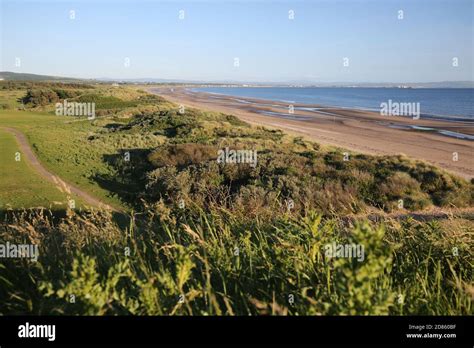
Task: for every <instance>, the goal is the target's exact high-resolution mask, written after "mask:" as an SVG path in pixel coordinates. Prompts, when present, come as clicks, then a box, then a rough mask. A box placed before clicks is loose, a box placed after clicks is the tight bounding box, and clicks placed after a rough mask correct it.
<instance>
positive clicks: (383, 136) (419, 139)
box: [148, 86, 474, 179]
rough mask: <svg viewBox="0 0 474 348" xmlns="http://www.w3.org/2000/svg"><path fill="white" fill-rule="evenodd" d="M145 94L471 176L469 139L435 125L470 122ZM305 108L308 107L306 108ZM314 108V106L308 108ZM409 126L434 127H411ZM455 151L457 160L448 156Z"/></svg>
mask: <svg viewBox="0 0 474 348" xmlns="http://www.w3.org/2000/svg"><path fill="white" fill-rule="evenodd" d="M148 91H149V92H151V93H155V94H159V95H161V96H163V97H165V98H166V99H168V100H170V101H172V102H175V103H177V104H181V105H184V106H187V107H194V108H197V109H201V110H209V111H218V112H223V113H226V114H232V115H235V116H237V117H239V118H240V119H241V120H243V121H246V122H248V123H250V124H253V125H260V126H266V127H268V128H278V129H281V130H284V131H286V132H287V133H290V134H294V135H301V136H304V137H305V138H307V139H310V140H313V141H315V142H318V143H320V144H325V145H332V146H337V147H341V148H344V149H347V150H351V151H354V152H360V153H367V154H374V155H397V154H404V155H406V156H408V157H411V158H414V159H420V160H424V161H427V162H429V163H432V164H434V165H437V166H440V167H442V168H444V169H446V170H448V171H450V172H452V173H455V174H458V175H459V176H462V177H464V178H466V179H470V178H473V177H474V141H472V140H467V139H458V138H452V137H448V136H445V135H442V134H439V133H437V132H436V130H448V131H452V132H458V133H463V134H468V135H474V127H473V126H474V123H472V122H447V121H442V120H431V119H424V118H423V117H421V118H420V119H418V120H414V119H413V118H411V117H405V116H382V115H380V114H379V113H376V112H371V111H363V110H352V109H345V108H327V107H324V106H321V105H307V104H294V105H293V107H294V113H290V112H289V105H288V104H285V103H282V102H275V101H268V100H258V99H252V98H244V97H231V96H224V95H217V94H209V93H203V92H193V91H190V90H189V89H186V88H184V87H169V86H168V87H152V88H148ZM310 108H311V109H312V110H310ZM314 109H317V110H314ZM411 126H419V127H426V128H432V129H434V130H431V131H427V130H415V129H411V128H410V127H411ZM454 153H457V161H455V160H453V157H454V155H453V154H454Z"/></svg>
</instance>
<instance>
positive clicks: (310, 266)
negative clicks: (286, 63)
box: [0, 84, 474, 315]
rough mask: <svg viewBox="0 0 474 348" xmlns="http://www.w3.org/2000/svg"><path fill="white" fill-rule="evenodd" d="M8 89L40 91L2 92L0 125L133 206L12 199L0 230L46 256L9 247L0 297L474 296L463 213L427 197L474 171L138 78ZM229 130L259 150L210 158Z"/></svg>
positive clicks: (126, 306)
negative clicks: (249, 117)
mask: <svg viewBox="0 0 474 348" xmlns="http://www.w3.org/2000/svg"><path fill="white" fill-rule="evenodd" d="M15 88H16V86H15V85H14V86H10V87H8V89H7V90H6V91H5V92H2V93H5V94H6V93H8V95H9V98H13V97H15V98H21V97H25V96H28V95H29V96H32V95H33V96H36V94H32V93H31V91H33V90H41V91H42V92H41V93H39V94H38V96H40V97H39V98H36V97H34V98H33V100H37V101H38V102H36V101H35V102H32V103H25V106H26V108H27V110H26V111H18V110H14V109H15V108H17V109H20V108H21V107H20V106H19V104H15V102H12V101H11V100H10V101H8V98H6V99H5V100H6V103H10V104H9V105H11V107H12V108H13V109H8V110H0V126H2V125H5V126H9V127H15V128H18V129H20V130H21V131H23V132H24V133H25V134H26V135H27V137H28V139H29V141H30V143H31V144H32V146H33V148H34V150H35V152H36V153H37V155H38V157H39V158H40V160H41V161H42V163H43V164H44V165H45V166H46V167H47V168H48V169H49V170H51V171H52V172H54V173H56V174H57V175H58V176H59V177H61V178H63V179H65V180H67V181H69V182H71V183H74V184H76V185H77V186H79V187H80V188H82V189H84V190H85V191H87V192H89V193H91V194H93V195H95V196H96V197H98V198H99V199H101V200H103V201H104V202H106V203H109V204H111V205H114V206H116V207H120V208H122V209H124V210H128V213H124V214H113V215H111V213H110V212H101V211H90V212H73V211H70V210H67V211H66V212H65V213H66V216H65V217H58V216H57V214H51V213H49V212H48V211H45V210H41V211H37V210H35V211H23V212H21V211H20V212H14V211H12V212H8V213H7V214H6V215H5V216H4V223H3V224H0V240H3V241H10V242H11V243H27V242H30V243H37V244H39V245H40V257H39V260H38V262H36V263H34V262H29V261H27V260H25V259H7V260H5V262H3V261H2V263H1V264H0V303H2V305H0V313H1V314H7V313H34V314H93V315H96V314H150V315H155V314H181V315H183V314H224V315H232V314H239V315H247V314H267V313H268V314H300V315H303V314H310V315H320V314H321V315H327V314H329V315H340V314H350V315H353V314H361V315H367V314H402V315H404V314H428V315H434V314H439V315H442V314H472V313H473V308H472V298H473V293H474V290H473V288H472V280H473V274H472V269H473V267H472V266H473V264H472V260H473V248H472V245H473V243H472V242H473V241H472V235H473V232H474V224H473V222H472V219H473V217H472V216H469V214H468V215H463V216H462V217H461V215H460V214H457V215H451V216H448V217H447V218H443V219H441V218H438V217H437V216H435V215H433V214H430V211H431V210H433V209H436V210H437V211H443V209H446V208H470V207H472V206H473V205H474V204H473V203H474V190H473V183H470V182H467V181H465V180H463V179H461V178H458V177H456V176H454V175H452V174H449V173H447V172H445V171H443V170H440V169H438V168H436V167H434V166H432V165H429V164H427V163H424V162H420V161H413V160H410V159H408V158H406V157H403V156H379V157H375V156H368V155H361V154H351V155H350V159H349V160H345V159H344V156H343V151H344V150H341V149H335V148H329V147H322V146H320V145H318V144H315V143H312V142H309V141H305V140H303V139H301V138H295V137H292V136H288V135H286V134H284V133H283V132H281V131H275V130H268V129H265V128H261V127H250V126H249V125H248V124H246V123H244V122H242V121H240V120H239V119H237V118H236V117H234V116H232V115H224V114H219V113H212V112H201V111H199V110H195V109H186V110H185V111H184V112H182V113H180V110H179V108H178V107H177V105H174V104H172V103H169V102H167V101H165V100H163V99H162V98H160V97H157V96H153V95H149V94H147V93H145V92H143V91H141V90H140V89H139V88H138V87H107V86H104V85H90V86H85V85H84V86H83V88H82V87H81V86H78V85H76V84H72V85H65V84H64V85H60V86H56V85H51V84H47V85H45V86H44V87H43V88H41V87H40V86H38V85H37V84H34V85H32V86H31V85H30V86H28V87H25V86H23V87H22V88H23V89H15ZM19 90H21V91H22V95H21V96H18V95H17V94H11V93H13V92H15V93H17V92H18V91H19ZM28 90H30V92H29V91H28ZM50 92H53V93H54V95H55V96H56V97H54V96H53V97H52V98H53V99H54V100H56V98H57V99H58V100H61V99H63V98H64V97H67V98H70V100H71V101H74V100H76V101H81V102H95V103H96V104H97V111H98V112H97V116H98V117H97V118H96V119H95V120H93V121H88V120H87V119H85V118H74V117H67V116H64V117H63V116H54V106H53V105H51V101H47V102H44V101H42V100H46V99H44V98H43V97H42V96H43V95H44V94H46V95H49V93H50ZM2 93H0V95H1V94H2ZM48 100H49V99H48ZM68 100H69V99H68ZM53 102H54V101H53ZM226 147H229V148H232V149H242V150H256V151H257V153H258V161H257V164H256V166H250V165H249V164H219V163H217V161H216V157H217V151H218V150H220V149H223V148H226ZM7 174H8V175H11V174H10V173H7ZM24 175H25V176H27V175H29V174H24ZM290 202H291V204H289V203H290ZM400 202H401V203H400ZM420 210H421V213H423V212H425V213H426V216H425V218H424V219H418V220H415V219H413V218H412V217H410V214H409V213H410V212H415V211H420ZM390 213H398V214H401V217H400V218H396V219H394V218H391V217H390V215H389V214H390ZM374 214H376V215H377V216H378V217H379V218H377V220H376V221H373V220H374V219H370V218H369V217H370V216H373V215H374ZM125 220H126V221H125ZM330 243H341V244H356V245H363V246H364V250H365V259H364V261H362V262H361V261H357V260H356V259H354V258H334V259H332V258H328V257H327V255H325V252H324V248H325V246H326V245H328V244H330ZM72 295H74V296H75V297H74V299H75V301H74V302H71V296H72ZM290 299H294V301H293V300H290Z"/></svg>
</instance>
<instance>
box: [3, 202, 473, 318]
mask: <svg viewBox="0 0 474 348" xmlns="http://www.w3.org/2000/svg"><path fill="white" fill-rule="evenodd" d="M150 211H151V210H150ZM150 211H149V212H150ZM222 213H223V214H212V213H206V212H204V211H202V210H200V209H199V208H198V207H192V208H185V209H179V208H178V209H173V210H172V211H171V212H170V216H172V219H166V221H163V219H161V218H160V216H157V215H154V214H153V213H144V214H134V215H131V216H129V221H128V222H127V223H124V222H123V221H122V224H121V227H120V226H119V225H118V224H117V223H116V222H114V219H113V218H112V216H111V215H110V214H108V213H103V212H102V213H99V212H95V213H94V212H93V213H83V214H76V213H72V212H69V213H68V214H69V215H68V216H67V217H65V218H63V219H61V220H55V219H54V218H53V216H51V215H49V214H48V213H47V212H34V213H33V212H30V213H26V212H25V213H23V214H19V215H18V214H13V215H11V216H9V219H10V220H8V223H5V224H3V225H2V227H1V235H0V236H1V240H2V241H6V240H9V241H10V242H16V243H20V242H21V243H25V242H34V243H38V244H39V245H40V257H39V260H38V262H32V261H26V260H24V259H8V260H6V261H5V262H2V264H1V266H0V313H2V314H18V313H33V314H88V315H103V314H109V315H116V314H136V315H249V314H250V315H256V314H274V315H285V314H290V315H375V314H382V315H385V314H392V315H406V314H427V315H459V314H472V313H473V308H472V296H473V294H472V285H471V284H472V260H473V252H472V248H470V246H471V245H472V240H471V238H472V223H470V222H468V221H464V222H459V221H456V223H454V222H453V221H450V220H447V221H445V222H444V223H443V224H439V223H433V224H424V223H420V222H417V221H415V220H411V219H408V220H405V221H403V222H401V223H400V222H398V221H395V220H386V221H383V222H379V223H373V222H369V221H353V222H350V223H347V222H342V221H341V220H339V219H322V218H321V216H320V215H318V214H315V213H310V214H308V215H307V216H305V217H304V218H303V219H295V218H292V217H291V216H289V215H283V216H280V217H278V218H276V219H275V220H273V221H272V222H259V221H242V220H238V219H236V218H235V217H234V216H233V215H232V214H225V212H222ZM332 242H338V243H358V244H361V245H363V246H364V248H365V260H364V261H363V262H358V261H357V260H355V259H354V258H352V259H351V258H328V257H327V255H325V253H324V246H325V245H326V244H327V243H332ZM454 247H456V248H457V253H456V256H455V255H454V254H453V252H452V251H453V248H454ZM470 286H471V287H470Z"/></svg>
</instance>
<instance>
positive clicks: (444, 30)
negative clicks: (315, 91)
mask: <svg viewBox="0 0 474 348" xmlns="http://www.w3.org/2000/svg"><path fill="white" fill-rule="evenodd" d="M0 1H1V18H0V19H1V25H0V29H1V35H2V40H1V42H2V45H1V47H0V49H1V66H0V70H7V71H15V72H28V73H38V74H50V75H58V76H73V77H87V78H94V77H113V78H149V77H153V78H168V79H186V80H235V81H262V82H263V81H273V82H289V81H308V82H428V81H448V80H451V81H452V80H473V79H474V76H473V65H474V63H473V61H474V48H473V36H474V24H473V17H474V12H473V5H472V4H473V1H472V0H404V1H399V0H332V1H330V0H313V1H310V0H306V1H263V0H254V1H250V0H248V1H225V0H224V1H209V0H208V1H158V0H155V1H152V0H150V1H143V0H136V1H132V0H122V1H107V0H102V1H101V0H98V1H22V0H15V1H13V0H0ZM71 10H73V11H75V19H71V18H70V11H71ZM180 10H184V19H180V18H179V15H180V12H179V11H180ZM290 10H293V11H294V13H295V16H294V19H293V20H290V19H289V18H288V17H289V12H288V11H290ZM399 10H402V11H403V19H398V16H399V12H398V11H399ZM455 57H456V58H457V60H458V66H457V67H453V64H452V63H453V58H455ZM16 58H19V59H20V62H21V65H20V66H19V67H18V66H15V61H16ZM127 58H128V59H129V62H130V65H129V66H126V64H125V63H126V59H127ZM235 58H238V59H239V66H238V67H235V66H234V60H235ZM344 58H348V62H349V66H346V67H345V66H344V65H343V63H344Z"/></svg>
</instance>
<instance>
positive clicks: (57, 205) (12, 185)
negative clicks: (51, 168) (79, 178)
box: [0, 129, 81, 210]
mask: <svg viewBox="0 0 474 348" xmlns="http://www.w3.org/2000/svg"><path fill="white" fill-rule="evenodd" d="M0 148H1V149H2V151H1V152H0V177H1V178H2V180H1V182H0V210H7V209H13V210H17V209H22V208H31V207H45V208H47V209H52V210H62V209H65V207H66V205H67V200H68V196H69V195H67V194H66V193H63V192H61V191H60V190H59V189H58V188H57V187H56V186H55V185H54V184H52V183H50V182H49V181H47V180H46V179H44V178H42V177H41V176H40V175H39V174H38V173H36V172H35V171H34V170H33V169H32V168H31V167H30V165H29V163H27V161H26V159H25V157H24V155H23V153H22V152H21V151H20V149H19V147H18V144H17V142H16V140H15V138H14V136H13V135H11V134H10V133H7V132H5V131H3V130H1V129H0ZM17 153H20V158H19V159H20V161H16V160H15V158H16V154H17ZM69 199H74V200H75V202H76V207H77V208H79V207H80V206H81V201H80V200H79V199H78V198H77V197H75V196H74V195H72V196H70V197H69Z"/></svg>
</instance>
